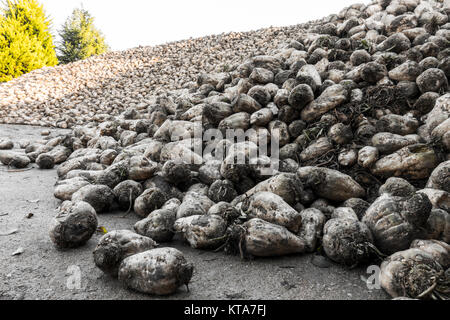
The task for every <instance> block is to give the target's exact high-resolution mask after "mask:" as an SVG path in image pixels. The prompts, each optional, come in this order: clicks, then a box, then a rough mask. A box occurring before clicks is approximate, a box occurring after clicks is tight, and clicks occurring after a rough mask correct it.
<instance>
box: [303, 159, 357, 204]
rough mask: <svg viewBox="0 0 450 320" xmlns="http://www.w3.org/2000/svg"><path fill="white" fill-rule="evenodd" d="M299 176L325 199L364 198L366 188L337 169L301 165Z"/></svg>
mask: <svg viewBox="0 0 450 320" xmlns="http://www.w3.org/2000/svg"><path fill="white" fill-rule="evenodd" d="M297 176H298V177H299V178H300V180H302V181H303V182H304V183H305V184H306V185H307V186H309V187H310V188H311V189H312V190H313V191H314V193H315V194H317V195H318V196H320V197H323V198H325V199H329V200H334V201H345V200H347V199H350V198H362V197H364V196H365V195H366V192H365V190H364V189H363V188H362V187H361V186H360V185H359V184H358V183H357V182H356V181H355V180H353V179H352V178H351V177H350V176H348V175H346V174H344V173H341V172H339V171H337V170H333V169H328V168H320V167H301V168H300V169H298V171H297Z"/></svg>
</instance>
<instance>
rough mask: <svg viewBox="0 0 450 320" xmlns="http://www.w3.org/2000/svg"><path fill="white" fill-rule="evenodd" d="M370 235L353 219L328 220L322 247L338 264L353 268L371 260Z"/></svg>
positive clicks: (367, 230)
mask: <svg viewBox="0 0 450 320" xmlns="http://www.w3.org/2000/svg"><path fill="white" fill-rule="evenodd" d="M372 242H373V238H372V234H371V232H370V230H369V228H368V227H367V226H366V225H365V224H364V223H362V222H359V221H358V220H355V219H347V218H336V219H331V220H328V221H327V223H326V224H325V227H324V229H323V240H322V246H323V249H324V250H325V253H326V254H327V256H328V257H329V258H330V259H332V260H333V261H336V262H338V263H342V264H344V265H347V266H355V265H357V264H359V263H363V262H367V261H369V259H370V258H371V255H372V251H371V248H372V246H371V244H372Z"/></svg>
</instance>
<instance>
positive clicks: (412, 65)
mask: <svg viewBox="0 0 450 320" xmlns="http://www.w3.org/2000/svg"><path fill="white" fill-rule="evenodd" d="M449 14H450V7H449V4H448V2H445V3H444V2H442V1H420V0H393V1H389V0H376V1H374V2H372V3H371V4H369V5H367V6H366V5H362V4H357V5H353V6H351V7H348V8H345V9H343V10H342V11H341V12H340V13H339V14H337V15H331V16H329V17H327V18H324V19H322V20H320V21H315V22H312V23H308V24H304V25H301V26H296V27H290V28H286V29H283V28H280V29H277V31H276V32H274V31H273V29H270V30H271V31H270V32H269V31H267V30H266V31H264V30H262V31H258V32H256V33H248V34H245V37H244V38H245V39H244V40H239V41H238V42H239V44H240V45H242V46H243V47H245V48H246V49H245V50H242V51H241V52H239V53H238V51H239V46H237V47H234V44H233V43H234V42H233V41H231V40H230V39H232V38H233V37H234V36H236V35H235V34H230V35H225V36H221V37H219V38H217V37H212V38H204V39H201V40H193V41H194V43H202V46H206V47H207V44H209V43H211V41H212V42H214V41H219V42H220V41H221V40H217V39H228V40H226V41H225V42H226V43H227V45H229V46H230V47H229V48H231V49H230V50H231V51H228V50H224V51H221V50H223V45H224V44H223V43H222V42H220V43H221V46H219V47H218V48H217V50H218V51H215V52H214V59H213V60H212V62H204V63H203V61H208V60H207V59H197V60H196V61H197V62H198V63H199V64H200V65H198V64H196V63H197V62H196V63H194V64H193V65H192V68H191V69H189V68H187V67H186V65H184V64H177V63H176V62H175V60H174V59H175V58H173V57H177V59H188V60H189V56H187V57H183V53H184V52H185V51H183V50H185V47H186V46H187V47H188V48H191V49H192V48H193V47H190V42H179V43H175V44H170V45H167V46H162V47H155V48H153V49H149V50H150V51H149V52H153V51H152V50H156V51H158V50H162V51H161V52H162V55H165V54H166V53H167V52H171V53H170V54H167V55H168V56H169V58H167V59H168V60H167V61H168V63H169V64H168V65H166V66H167V67H166V68H164V70H165V71H161V70H159V71H158V72H163V73H164V72H166V71H167V72H168V73H167V76H164V77H163V79H159V80H158V81H157V82H154V81H153V80H151V78H152V77H148V76H145V74H146V72H144V71H143V70H144V69H145V68H147V67H148V66H147V67H143V68H144V69H142V68H140V66H142V65H141V64H140V61H139V59H140V58H142V56H139V55H137V56H136V55H135V53H136V52H140V51H144V49H134V51H127V52H123V53H113V54H110V55H106V56H100V57H97V58H94V59H91V60H88V61H85V62H80V63H79V64H78V65H77V64H73V65H68V66H63V67H58V68H54V69H46V70H42V71H37V72H35V73H32V74H30V75H29V76H24V77H22V78H19V79H17V80H15V81H13V82H11V83H7V84H4V85H2V87H0V94H4V93H5V92H15V93H16V95H15V96H14V97H10V100H8V102H6V103H5V106H6V107H7V108H8V107H9V108H11V110H12V114H10V115H9V116H7V117H6V122H27V123H32V122H30V121H29V120H30V119H31V118H33V117H34V116H33V114H35V113H42V112H41V111H42V109H45V110H46V111H45V113H47V111H48V112H49V113H51V115H49V117H47V118H46V120H45V119H44V120H43V119H41V120H40V121H44V123H51V124H54V125H58V124H57V123H59V124H61V123H62V122H59V121H64V122H65V123H64V125H61V126H63V127H65V126H71V127H72V126H73V130H72V132H71V133H70V134H66V135H60V136H57V137H52V138H49V139H47V140H44V141H42V142H41V143H31V144H27V143H24V144H23V147H24V148H25V152H26V155H22V154H17V153H14V152H12V151H3V152H1V153H0V161H1V162H2V163H3V164H5V165H8V166H13V167H16V168H26V167H27V166H28V165H29V164H30V162H35V163H36V164H37V165H38V166H39V167H40V168H41V169H48V168H53V167H54V166H55V165H58V167H57V174H58V178H59V180H58V182H57V183H56V185H55V191H54V196H55V197H56V198H58V199H60V200H62V201H63V202H62V204H61V206H60V207H59V211H60V213H59V214H58V216H57V217H56V218H55V221H54V224H53V225H52V226H51V227H50V237H51V239H52V241H53V242H54V243H55V245H56V246H58V247H60V248H75V247H78V246H81V245H83V244H85V243H86V242H87V241H89V239H90V238H91V236H92V234H93V233H94V232H95V230H96V229H97V226H98V221H99V220H101V214H102V213H103V212H108V211H110V210H114V209H116V208H121V209H122V210H124V211H126V214H131V213H130V212H131V211H133V212H134V213H133V214H135V215H136V216H137V217H139V219H141V220H139V221H137V222H136V224H135V225H134V226H130V229H133V232H132V231H130V230H115V231H111V232H109V233H107V234H105V235H104V236H103V237H102V238H101V239H100V241H99V243H98V245H97V248H96V249H95V250H94V253H93V254H94V261H95V264H96V265H97V266H98V267H99V268H100V269H101V270H103V271H104V272H106V273H108V274H110V275H112V276H113V277H118V279H119V281H121V282H122V283H124V285H126V286H127V287H129V288H132V289H134V290H138V291H141V292H146V293H150V294H157V295H166V294H170V293H173V292H174V291H175V290H176V289H177V288H178V287H179V286H181V285H188V283H189V281H190V279H191V276H192V271H193V268H195V266H193V265H192V264H191V263H189V262H188V261H186V259H185V258H184V256H183V254H182V253H181V252H180V251H179V250H176V249H173V248H164V247H163V245H162V244H164V243H167V242H170V241H172V239H173V238H174V237H175V236H177V237H178V236H181V237H182V238H183V239H184V240H185V241H186V243H187V244H189V245H190V246H191V247H193V248H197V249H202V250H225V251H226V252H228V253H230V254H239V255H240V256H241V257H242V259H247V258H253V257H265V256H281V255H287V254H306V253H313V252H314V253H316V254H322V255H325V256H326V257H328V258H329V259H331V260H333V261H335V262H337V263H340V264H343V265H346V266H348V267H354V266H356V265H362V264H363V265H364V264H365V265H370V264H376V265H380V268H381V273H380V279H379V280H380V283H381V286H382V287H383V288H384V289H385V290H386V292H388V293H389V294H390V295H391V296H392V297H408V298H423V299H431V298H435V299H448V298H449V292H450V291H449V290H450V288H449V283H450V278H449V276H450V273H449V269H448V268H449V267H450V252H449V250H450V247H449V245H448V243H449V241H450V215H449V213H450V93H449V80H448V77H449V74H450V55H449V53H450V22H449ZM265 32H268V33H269V35H268V36H267V38H265V35H264V33H265ZM254 35H256V36H255V37H253V36H254ZM244 42H245V43H244ZM214 43H215V42H214ZM230 43H231V44H230ZM194 47H195V46H194ZM260 47H261V48H260ZM262 47H263V48H262ZM174 48H184V49H180V52H177V53H175V52H174V51H173V50H176V49H174ZM145 50H146V49H145ZM205 50H206V51H208V49H205ZM233 50H234V51H233ZM259 50H261V52H259ZM156 51H155V52H156ZM234 53H236V54H235V55H233V54H234ZM261 53H264V54H261ZM152 54H153V53H152ZM194 54H196V53H195V52H194ZM229 54H230V55H231V56H232V57H231V56H229ZM115 55H120V56H121V59H124V61H126V63H124V65H123V68H126V67H129V70H128V71H126V72H124V73H122V75H121V76H120V77H118V78H115V77H114V75H115V74H116V73H115V72H116V71H114V70H109V71H108V72H111V74H110V75H105V77H104V78H102V76H99V77H97V78H96V79H95V81H94V82H93V83H96V85H95V86H94V87H96V88H95V89H93V88H91V87H90V86H89V85H88V86H87V87H86V88H87V89H83V90H85V91H79V92H85V93H86V94H87V95H88V97H86V96H84V93H83V94H81V95H82V97H81V98H80V97H79V96H77V95H74V96H71V99H72V98H73V97H75V98H74V99H78V100H76V101H85V102H86V101H87V103H85V104H83V102H81V103H80V104H72V102H70V101H71V100H70V99H69V100H65V99H60V98H57V97H56V96H52V95H50V97H51V98H50V99H48V98H47V99H46V97H47V93H46V92H44V93H43V92H41V91H40V90H39V89H36V88H37V87H36V85H35V84H34V83H33V79H34V78H33V77H36V78H37V79H39V78H40V77H43V75H44V74H45V73H48V74H49V75H50V74H51V75H52V76H51V77H49V81H57V80H54V79H58V77H64V75H66V74H69V73H71V72H75V74H76V72H77V70H79V69H77V68H81V67H82V66H83V64H89V65H91V66H92V68H96V67H98V68H101V66H97V65H96V61H103V62H105V61H107V60H108V59H109V58H111V57H113V56H115ZM177 55H178V56H177ZM201 55H202V54H199V56H200V57H202V56H201ZM243 57H245V58H246V59H244V60H241V58H243ZM144 60H145V61H146V62H145V63H147V62H149V61H150V60H149V56H148V55H147V56H146V58H145V59H144ZM157 60H158V59H156V60H155V61H153V62H152V63H155V66H156V67H155V68H158V66H157V63H158V61H157ZM145 63H144V64H145ZM183 63H184V62H183ZM214 63H221V64H220V65H216V68H214V67H212V65H213V64H214ZM224 63H225V64H226V66H227V67H226V68H224ZM160 67H161V66H160ZM160 67H159V68H160ZM150 68H154V67H150ZM200 69H202V70H205V71H207V72H203V73H198V71H199V70H200ZM145 70H147V69H145ZM175 70H176V71H175ZM117 72H119V71H117ZM149 72H151V71H149ZM178 72H179V73H181V75H180V74H178ZM119 73H120V72H119ZM194 74H196V77H197V79H196V82H190V80H191V79H192V77H193V75H194ZM108 77H109V78H108ZM28 81H30V82H31V83H30V84H29V85H27V83H28ZM84 81H85V80H82V81H81V80H80V81H79V82H77V81H75V82H74V83H73V84H71V86H74V87H77V86H82V85H84V84H82V82H84ZM86 81H87V83H89V81H90V80H86ZM152 81H153V82H152ZM169 83H170V84H169ZM47 85H48V84H47ZM181 85H182V88H181V89H180V88H179V87H180V86H181ZM55 86H56V85H55ZM77 88H78V87H77ZM130 88H135V90H134V89H133V90H131V89H130ZM91 89H92V90H91ZM172 89H174V90H172ZM27 90H31V91H32V92H35V91H33V90H37V91H38V92H40V94H42V95H40V94H38V97H40V98H39V99H35V100H33V98H32V97H30V98H29V101H28V100H26V101H25V102H23V101H21V97H22V95H23V94H26V92H27ZM48 90H49V91H52V92H53V93H55V92H56V93H55V95H60V94H62V95H64V90H65V89H64V90H63V89H60V88H55V87H51V88H50V89H48ZM70 90H72V89H70ZM53 93H52V94H53ZM76 96H77V97H76ZM41 98H42V99H43V100H42V99H41ZM14 99H16V100H18V101H21V102H19V103H17V102H13V101H14ZM40 99H41V100H40ZM25 105H26V109H25V110H26V112H25V113H24V115H19V114H20V113H19V112H18V111H15V110H19V109H20V108H19V109H17V108H18V107H25ZM74 105H77V106H78V107H76V108H77V110H78V111H79V112H78V113H72V112H74V111H73V110H74V108H73V106H74ZM80 106H81V107H80ZM14 108H16V109H14ZM61 108H63V109H64V110H65V111H67V112H65V111H62V110H61ZM80 108H81V109H80ZM39 110H41V111H39ZM102 110H103V111H102ZM121 110H124V111H123V112H120V111H121ZM119 113H120V114H119ZM27 117H29V118H27ZM4 119H5V117H4ZM50 119H51V120H50ZM68 119H72V120H71V121H69V120H68ZM45 121H49V122H45ZM69 122H70V123H69ZM77 122H79V123H81V124H82V125H77ZM38 123H39V121H38ZM240 138H242V139H241V140H240ZM13 145H14V143H13V141H8V140H2V141H0V148H2V149H11V148H12V146H13ZM262 150H266V151H267V152H266V153H264V152H262ZM157 246H158V247H159V248H155V247H157Z"/></svg>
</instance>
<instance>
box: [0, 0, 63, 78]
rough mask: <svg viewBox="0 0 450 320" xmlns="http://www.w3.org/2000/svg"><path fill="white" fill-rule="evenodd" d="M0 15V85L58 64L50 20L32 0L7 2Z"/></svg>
mask: <svg viewBox="0 0 450 320" xmlns="http://www.w3.org/2000/svg"><path fill="white" fill-rule="evenodd" d="M2 11H3V12H2V13H3V14H1V15H0V82H4V81H9V80H11V79H13V78H16V77H18V76H20V75H22V74H24V73H27V72H30V71H32V70H35V69H39V68H42V67H44V66H54V65H56V64H57V63H58V59H57V58H56V53H55V49H54V48H55V47H54V45H53V38H52V35H51V34H50V32H49V28H50V21H49V19H48V18H47V17H46V16H45V12H44V8H43V6H42V5H40V4H39V3H38V2H37V1H36V0H14V1H12V0H7V1H6V2H5V3H4V8H3V10H2Z"/></svg>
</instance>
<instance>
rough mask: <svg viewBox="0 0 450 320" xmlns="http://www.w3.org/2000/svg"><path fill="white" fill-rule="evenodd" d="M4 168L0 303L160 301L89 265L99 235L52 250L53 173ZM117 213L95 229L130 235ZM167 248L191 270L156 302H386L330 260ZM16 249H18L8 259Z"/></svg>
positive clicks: (29, 130) (10, 128)
mask: <svg viewBox="0 0 450 320" xmlns="http://www.w3.org/2000/svg"><path fill="white" fill-rule="evenodd" d="M43 129H44V128H40V127H31V126H18V125H0V137H10V138H12V139H13V140H14V141H16V142H17V141H19V140H20V139H28V140H39V139H41V138H42V137H41V136H40V132H41V131H42V130H43ZM50 130H51V132H52V134H55V133H56V132H57V130H54V129H50ZM58 131H59V132H61V131H63V130H58ZM16 148H18V144H17V145H16ZM22 152H23V150H22ZM32 166H33V167H36V165H35V164H32ZM7 169H8V168H7V167H5V166H3V165H1V164H0V300H1V299H91V300H92V299H133V300H136V299H161V298H157V297H152V296H147V295H144V294H140V293H136V292H132V291H129V290H127V289H125V288H124V287H123V286H122V285H121V284H120V283H119V282H118V281H117V280H116V279H113V278H111V277H109V276H107V275H105V274H103V273H102V272H101V271H100V270H99V269H98V268H96V267H95V265H94V262H93V258H92V251H93V249H94V247H95V245H96V243H97V241H98V239H99V238H100V237H101V234H100V233H98V234H95V235H94V236H93V238H92V239H91V240H90V241H89V242H88V243H87V244H86V245H85V246H83V247H81V248H78V249H72V250H67V251H61V250H57V249H56V248H55V247H54V246H53V244H52V242H51V241H50V238H49V236H48V229H49V225H50V223H51V221H52V218H53V217H54V216H55V208H56V207H57V206H58V205H59V203H60V201H59V200H57V199H56V198H54V197H53V185H54V183H55V182H56V180H57V175H56V170H55V169H53V170H39V169H37V168H33V169H31V170H28V171H23V172H8V171H7ZM29 214H32V216H31V217H29ZM122 214H123V213H120V212H115V213H108V214H101V215H99V225H100V226H104V227H105V228H106V230H114V229H131V230H132V226H133V224H134V223H135V222H136V221H138V217H137V216H135V215H134V214H133V213H131V214H129V215H128V216H127V217H126V218H123V217H121V216H122ZM15 230H16V232H15V233H12V234H8V233H10V232H12V231H15ZM164 245H165V244H164ZM169 245H170V246H173V247H175V248H178V249H179V250H181V251H182V252H184V254H185V256H186V258H187V260H188V261H190V262H192V263H194V266H195V271H194V275H193V277H192V280H191V283H190V284H189V289H190V291H189V292H188V291H187V290H186V288H184V287H182V288H180V289H179V290H178V292H177V293H176V294H175V295H172V296H169V297H164V298H162V299H193V300H196V299H371V300H373V299H387V298H388V296H387V295H386V293H385V292H384V291H383V290H382V289H374V290H369V289H368V288H367V285H366V283H365V282H364V280H363V279H365V278H367V277H369V276H370V275H371V274H370V273H367V272H366V268H356V269H352V270H348V269H347V268H345V267H343V266H340V265H337V264H334V263H331V262H329V263H327V265H326V266H325V267H324V266H323V265H322V266H321V267H318V266H316V265H318V264H317V263H315V264H313V263H312V258H313V255H311V254H308V255H294V256H286V257H279V258H270V259H255V260H251V261H241V260H240V258H239V257H238V256H229V255H226V254H224V253H213V252H208V251H199V250H194V249H191V248H190V247H189V246H187V245H185V244H183V243H181V242H179V241H178V242H174V243H170V244H169ZM19 248H22V249H23V252H22V253H21V254H18V255H12V254H13V253H14V252H15V251H16V250H17V249H19ZM78 279H79V280H80V281H81V282H77V280H78Z"/></svg>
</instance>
